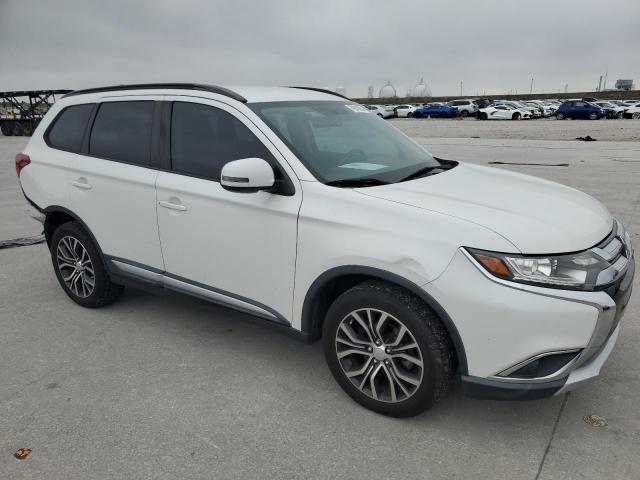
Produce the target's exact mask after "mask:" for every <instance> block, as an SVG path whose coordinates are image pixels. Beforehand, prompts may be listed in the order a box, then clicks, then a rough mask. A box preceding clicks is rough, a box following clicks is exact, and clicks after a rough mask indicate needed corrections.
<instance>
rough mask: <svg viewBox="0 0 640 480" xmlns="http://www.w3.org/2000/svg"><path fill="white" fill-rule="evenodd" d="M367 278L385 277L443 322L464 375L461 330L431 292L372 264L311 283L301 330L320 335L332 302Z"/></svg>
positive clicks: (327, 274) (313, 338) (350, 267)
mask: <svg viewBox="0 0 640 480" xmlns="http://www.w3.org/2000/svg"><path fill="white" fill-rule="evenodd" d="M367 280H384V281H386V282H389V283H393V284H395V285H398V286H400V287H402V288H404V289H406V290H408V291H410V292H411V293H413V294H414V295H416V296H417V297H418V298H420V299H421V300H423V301H424V302H425V303H426V304H427V305H428V306H429V308H431V309H432V310H433V311H434V313H435V314H436V315H438V317H439V318H440V320H441V321H442V323H443V325H444V327H445V328H446V330H447V332H448V333H449V337H450V338H451V342H452V343H453V346H454V348H455V353H456V357H457V360H458V365H459V369H460V374H461V375H466V374H467V372H468V369H467V356H466V353H465V349H464V344H463V343H462V338H461V337H460V333H459V332H458V329H457V328H456V326H455V324H454V323H453V320H452V319H451V317H450V316H449V314H448V313H447V312H446V310H445V309H444V308H443V307H442V305H440V304H439V303H438V302H437V301H436V300H435V299H434V298H433V297H432V296H431V295H429V294H428V293H427V292H425V291H424V289H422V288H420V286H419V285H417V284H415V283H413V282H411V281H410V280H407V279H406V278H404V277H401V276H400V275H397V274H395V273H391V272H388V271H386V270H381V269H378V268H374V267H366V266H359V265H347V266H341V267H335V268H332V269H330V270H327V271H326V272H324V273H323V274H322V275H320V276H319V277H318V278H316V280H315V281H314V282H313V283H312V284H311V286H310V287H309V290H308V291H307V293H306V295H305V298H304V302H303V305H302V325H301V330H302V332H303V333H304V334H305V335H306V336H307V338H309V339H310V341H316V340H318V339H319V338H320V336H321V331H322V323H323V322H324V317H325V315H326V313H327V311H328V309H329V307H330V306H331V304H332V303H333V301H334V300H335V299H336V298H337V297H338V296H339V295H340V294H342V293H343V292H345V291H346V290H348V289H349V288H351V287H353V286H355V285H357V284H359V283H362V282H364V281H367Z"/></svg>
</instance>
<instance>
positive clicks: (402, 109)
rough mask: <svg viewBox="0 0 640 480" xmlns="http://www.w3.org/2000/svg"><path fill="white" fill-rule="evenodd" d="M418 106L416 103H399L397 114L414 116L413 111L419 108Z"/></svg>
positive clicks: (399, 115) (400, 116) (403, 116)
mask: <svg viewBox="0 0 640 480" xmlns="http://www.w3.org/2000/svg"><path fill="white" fill-rule="evenodd" d="M417 108H418V107H416V106H415V105H408V104H407V105H398V106H397V107H396V108H395V110H396V116H397V117H398V118H407V117H413V113H414V112H415V111H416V110H417Z"/></svg>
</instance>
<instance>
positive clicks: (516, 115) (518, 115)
mask: <svg viewBox="0 0 640 480" xmlns="http://www.w3.org/2000/svg"><path fill="white" fill-rule="evenodd" d="M511 119H512V120H520V114H519V113H518V112H516V113H514V114H513V115H512V116H511Z"/></svg>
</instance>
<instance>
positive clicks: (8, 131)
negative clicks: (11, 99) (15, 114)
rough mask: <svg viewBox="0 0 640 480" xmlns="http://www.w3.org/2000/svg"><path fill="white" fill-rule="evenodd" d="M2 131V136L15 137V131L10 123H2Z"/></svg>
mask: <svg viewBox="0 0 640 480" xmlns="http://www.w3.org/2000/svg"><path fill="white" fill-rule="evenodd" d="M0 131H2V135H4V136H5V137H10V136H11V135H13V129H12V128H11V124H10V123H9V122H2V123H1V124H0Z"/></svg>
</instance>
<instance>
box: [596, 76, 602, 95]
mask: <svg viewBox="0 0 640 480" xmlns="http://www.w3.org/2000/svg"><path fill="white" fill-rule="evenodd" d="M597 91H598V92H601V91H602V75H600V81H599V82H598V90H597Z"/></svg>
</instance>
